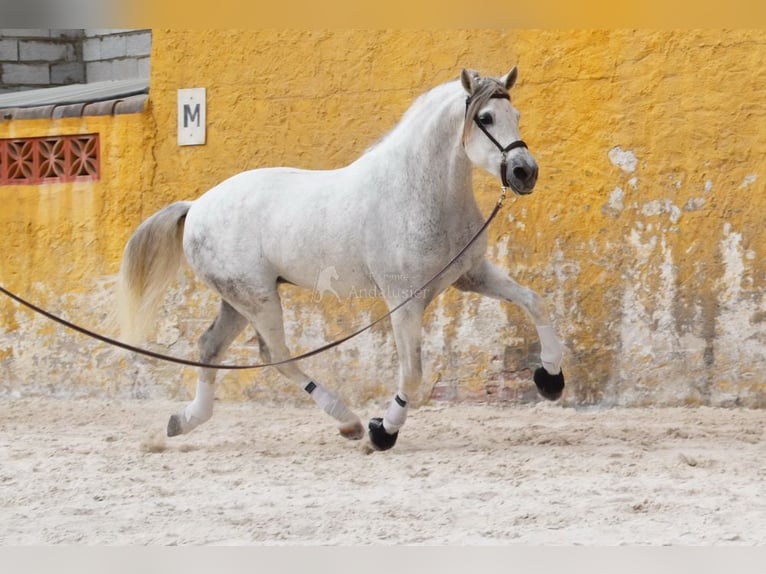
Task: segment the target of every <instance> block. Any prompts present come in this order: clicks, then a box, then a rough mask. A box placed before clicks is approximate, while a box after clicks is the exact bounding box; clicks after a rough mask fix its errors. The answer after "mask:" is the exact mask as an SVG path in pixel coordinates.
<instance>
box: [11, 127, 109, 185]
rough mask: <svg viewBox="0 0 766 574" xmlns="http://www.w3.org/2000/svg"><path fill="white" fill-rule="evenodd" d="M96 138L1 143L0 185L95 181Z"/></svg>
mask: <svg viewBox="0 0 766 574" xmlns="http://www.w3.org/2000/svg"><path fill="white" fill-rule="evenodd" d="M99 143H100V142H99V138H98V134H77V135H70V136H49V137H42V138H11V139H0V185H22V184H26V185H28V184H36V183H64V182H68V181H96V180H98V179H99V178H100V177H101V162H100V153H99V147H100V146H99Z"/></svg>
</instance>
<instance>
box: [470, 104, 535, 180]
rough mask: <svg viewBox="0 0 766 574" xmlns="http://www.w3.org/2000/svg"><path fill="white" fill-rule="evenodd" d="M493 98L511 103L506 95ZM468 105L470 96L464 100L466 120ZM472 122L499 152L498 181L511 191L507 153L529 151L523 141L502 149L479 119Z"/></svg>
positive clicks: (474, 118) (475, 117) (517, 141)
mask: <svg viewBox="0 0 766 574" xmlns="http://www.w3.org/2000/svg"><path fill="white" fill-rule="evenodd" d="M493 98H498V99H503V100H508V101H509V102H510V101H511V97H510V96H509V95H508V94H500V93H495V94H492V95H491V96H490V99H493ZM470 103H471V96H468V97H467V98H466V99H465V113H466V119H468V117H467V116H468V106H469V105H470ZM473 121H474V123H475V124H476V125H477V126H479V129H480V130H481V131H483V132H484V135H485V136H487V137H488V138H489V141H491V142H492V143H493V144H495V147H497V149H499V150H500V154H501V159H500V179H501V181H502V182H503V187H510V188H511V189H513V187H512V186H511V184H510V183H509V182H508V175H507V170H508V152H509V151H511V150H514V149H516V148H520V147H523V148H525V149H529V148H528V147H527V144H526V143H524V141H523V140H516V141H514V142H511V143H509V144H508V145H507V146H505V147H503V145H502V144H501V143H500V142H499V141H497V140H496V139H495V137H494V136H493V135H492V134H491V133H489V130H487V128H485V127H484V124H482V123H481V122H480V121H479V118H478V117H477V116H474V117H473ZM513 191H514V193H515V192H516V190H513Z"/></svg>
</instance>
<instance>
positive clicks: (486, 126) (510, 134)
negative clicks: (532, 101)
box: [460, 66, 537, 194]
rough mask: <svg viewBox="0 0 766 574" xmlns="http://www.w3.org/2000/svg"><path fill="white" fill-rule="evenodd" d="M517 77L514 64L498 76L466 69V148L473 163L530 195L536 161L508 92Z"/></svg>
mask: <svg viewBox="0 0 766 574" xmlns="http://www.w3.org/2000/svg"><path fill="white" fill-rule="evenodd" d="M517 77H518V70H517V69H516V67H515V66H514V67H513V68H512V69H511V71H510V72H508V73H507V74H506V75H505V76H503V77H502V78H499V79H495V78H482V77H481V76H479V74H478V73H477V72H475V71H473V70H463V72H462V74H461V75H460V80H461V82H462V84H463V88H465V91H466V92H468V97H467V98H466V113H465V125H464V127H463V148H464V149H465V153H466V155H468V158H469V159H470V160H471V162H472V163H473V164H474V165H478V166H481V167H483V168H484V169H485V170H487V171H488V172H489V173H491V174H492V175H494V176H495V177H497V178H498V179H500V181H502V182H503V185H504V186H506V187H510V188H511V189H512V190H513V191H514V192H515V193H517V194H528V193H532V190H533V189H534V187H535V183H536V182H537V162H536V161H535V159H534V158H533V157H532V154H531V153H529V150H528V149H527V145H526V144H525V143H524V142H523V141H522V140H521V137H520V136H519V112H518V111H517V110H516V108H514V107H513V105H512V104H511V98H510V96H509V95H508V91H509V90H510V89H511V88H512V87H513V85H514V84H515V83H516V78H517ZM476 128H478V129H476Z"/></svg>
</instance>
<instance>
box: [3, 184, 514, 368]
mask: <svg viewBox="0 0 766 574" xmlns="http://www.w3.org/2000/svg"><path fill="white" fill-rule="evenodd" d="M505 194H506V188H505V187H503V191H502V194H501V195H500V199H498V201H497V203H496V204H495V208H494V209H493V210H492V213H490V215H489V217H487V220H486V221H485V222H484V224H483V225H482V226H481V227H480V228H479V230H478V231H477V232H476V233H475V234H474V235H473V237H471V240H470V241H469V242H468V243H467V244H466V245H465V247H463V248H462V249H461V250H460V251H458V253H457V255H455V256H454V257H453V258H452V259H450V261H449V262H448V263H447V264H446V265H445V266H444V267H443V268H442V270H441V271H439V272H438V273H437V274H436V275H434V276H433V277H431V279H429V280H428V281H427V282H426V283H425V284H424V285H423V286H422V287H421V288H420V289H418V290H416V291H413V292H412V293H411V294H410V296H409V297H407V298H406V299H405V300H404V301H402V302H401V303H399V304H398V305H396V307H394V308H393V309H391V310H390V311H388V313H385V314H384V315H381V316H380V317H378V318H377V319H375V320H374V321H373V322H372V323H369V324H368V325H366V326H365V327H363V328H361V329H358V330H356V331H354V332H352V333H349V334H348V335H345V336H344V337H341V338H340V339H336V340H335V341H332V342H330V343H327V344H325V345H322V346H321V347H318V348H316V349H314V350H312V351H308V352H306V353H302V354H300V355H297V356H295V357H290V358H288V359H284V360H282V361H274V362H272V363H258V364H253V365H225V364H220V365H218V364H212V363H202V362H200V361H192V360H190V359H182V358H179V357H173V356H171V355H164V354H162V353H157V352H155V351H150V350H149V349H144V348H142V347H136V346H134V345H130V344H128V343H124V342H122V341H119V340H117V339H113V338H111V337H107V336H106V335H101V334H99V333H96V332H94V331H91V330H90V329H86V328H85V327H81V326H79V325H76V324H75V323H72V322H70V321H67V320H66V319H63V318H62V317H59V316H58V315H54V314H53V313H51V312H50V311H46V310H45V309H43V308H41V307H38V306H37V305H35V304H34V303H30V302H29V301H27V300H25V299H22V298H21V297H19V296H18V295H16V294H15V293H12V292H11V291H8V289H6V288H5V287H3V286H2V285H0V292H2V293H3V294H4V295H7V296H8V297H10V298H11V299H13V300H14V301H16V302H17V303H20V304H22V305H24V306H25V307H28V308H30V309H32V310H33V311H35V312H36V313H39V314H40V315H43V316H44V317H47V318H48V319H50V320H51V321H55V322H56V323H60V324H61V325H64V326H65V327H68V328H69V329H72V330H73V331H77V332H78V333H82V334H83V335H86V336H88V337H91V338H93V339H97V340H99V341H101V342H103V343H107V344H108V345H112V346H114V347H119V348H120V349H124V350H126V351H130V352H132V353H137V354H139V355H145V356H147V357H152V358H153V359H159V360H161V361H166V362H169V363H177V364H179V365H188V366H191V367H203V368H208V369H228V370H245V369H263V368H264V367H276V366H279V365H284V364H286V363H292V362H295V361H300V360H302V359H308V358H309V357H313V356H314V355H318V354H320V353H323V352H325V351H327V350H329V349H332V348H333V347H337V346H338V345H341V344H342V343H345V342H346V341H348V340H349V339H353V338H354V337H356V336H357V335H360V334H362V333H364V332H365V331H367V330H368V329H371V328H372V327H374V326H375V325H377V324H378V323H380V322H381V321H383V320H384V319H387V318H388V317H390V316H391V315H393V314H394V313H395V312H396V311H398V310H399V309H401V308H402V307H404V306H405V305H406V304H407V303H409V302H410V301H411V300H412V299H414V298H415V297H416V296H418V295H419V294H420V293H422V292H423V291H425V290H426V289H428V287H430V286H431V285H432V284H433V283H434V282H435V281H436V280H437V279H438V278H439V277H441V276H442V274H444V272H445V271H446V270H447V269H448V268H449V267H450V266H451V265H452V264H453V263H455V261H457V260H458V259H459V258H460V257H461V256H462V255H463V253H465V252H466V251H467V250H468V248H469V247H471V245H473V243H474V242H475V241H476V239H478V237H479V235H481V234H482V233H483V232H484V230H485V229H487V227H488V226H489V224H490V222H491V221H492V220H493V219H494V218H495V216H496V215H497V213H498V211H500V208H501V207H502V206H503V201H504V200H505Z"/></svg>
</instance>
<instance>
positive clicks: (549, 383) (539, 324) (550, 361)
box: [455, 260, 564, 401]
mask: <svg viewBox="0 0 766 574" xmlns="http://www.w3.org/2000/svg"><path fill="white" fill-rule="evenodd" d="M455 287H457V288H458V289H461V290H462V291H472V292H475V293H480V294H482V295H486V296H488V297H492V298H494V299H501V300H504V301H510V302H512V303H516V304H517V305H520V306H521V307H523V308H524V310H525V311H526V312H527V313H528V314H529V316H530V317H531V318H532V320H533V321H534V324H535V328H536V329H537V334H538V336H539V337H540V359H541V361H542V364H543V366H542V367H539V368H538V369H537V370H536V371H535V374H534V380H535V384H536V385H537V390H538V391H539V393H540V394H541V395H542V396H543V397H545V398H546V399H549V400H552V401H555V400H556V399H558V398H559V397H560V396H561V393H562V392H563V391H564V374H563V372H562V371H561V360H562V357H563V351H564V347H563V345H562V344H561V342H560V341H559V339H558V337H557V336H556V333H555V332H554V330H553V327H552V326H551V322H550V318H549V317H548V313H547V312H546V310H545V305H544V303H543V301H542V298H541V297H540V296H539V295H538V294H537V293H535V292H534V291H532V290H531V289H528V288H527V287H523V286H521V285H519V284H518V283H516V282H515V281H514V280H513V279H511V278H510V277H508V276H507V275H506V274H505V272H503V271H502V270H501V269H500V268H499V267H497V266H496V265H493V264H492V263H490V262H489V261H487V260H482V261H481V262H480V263H479V264H478V265H476V266H475V267H474V268H473V269H471V270H470V271H469V272H468V273H466V274H465V275H463V276H462V277H461V278H460V279H458V281H457V282H456V283H455Z"/></svg>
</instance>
